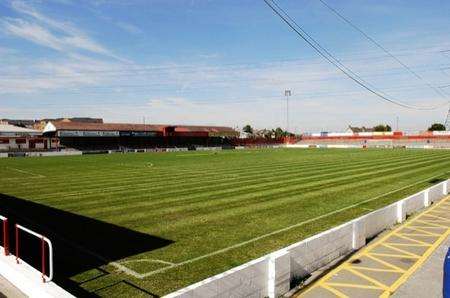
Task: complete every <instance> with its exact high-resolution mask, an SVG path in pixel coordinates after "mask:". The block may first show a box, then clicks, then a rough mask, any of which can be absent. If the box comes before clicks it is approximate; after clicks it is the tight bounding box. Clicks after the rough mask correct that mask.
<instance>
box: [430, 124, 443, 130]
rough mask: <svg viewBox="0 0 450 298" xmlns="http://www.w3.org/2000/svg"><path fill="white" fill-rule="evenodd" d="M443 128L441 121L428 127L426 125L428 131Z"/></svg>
mask: <svg viewBox="0 0 450 298" xmlns="http://www.w3.org/2000/svg"><path fill="white" fill-rule="evenodd" d="M440 130H445V125H444V124H442V123H434V124H433V125H431V126H430V127H428V131H440Z"/></svg>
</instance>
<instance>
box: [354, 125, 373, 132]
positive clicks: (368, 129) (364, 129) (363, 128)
mask: <svg viewBox="0 0 450 298" xmlns="http://www.w3.org/2000/svg"><path fill="white" fill-rule="evenodd" d="M348 129H350V130H351V131H353V132H373V131H374V129H373V128H370V127H364V126H363V127H356V126H350V125H349V126H348Z"/></svg>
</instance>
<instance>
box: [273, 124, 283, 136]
mask: <svg viewBox="0 0 450 298" xmlns="http://www.w3.org/2000/svg"><path fill="white" fill-rule="evenodd" d="M274 133H275V137H276V138H281V137H284V136H285V131H284V130H283V129H281V128H280V127H277V128H276V129H275V131H274Z"/></svg>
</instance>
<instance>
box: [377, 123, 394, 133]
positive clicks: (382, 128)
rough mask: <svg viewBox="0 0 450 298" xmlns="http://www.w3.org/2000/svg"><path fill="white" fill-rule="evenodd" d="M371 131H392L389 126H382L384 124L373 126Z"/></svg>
mask: <svg viewBox="0 0 450 298" xmlns="http://www.w3.org/2000/svg"><path fill="white" fill-rule="evenodd" d="M373 130H374V131H392V128H391V126H389V125H387V124H386V125H384V124H379V125H377V126H375V127H374V128H373Z"/></svg>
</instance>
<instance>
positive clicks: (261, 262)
mask: <svg viewBox="0 0 450 298" xmlns="http://www.w3.org/2000/svg"><path fill="white" fill-rule="evenodd" d="M449 182H450V179H449V180H446V181H444V182H441V183H439V184H437V185H434V186H432V187H430V188H427V189H425V190H423V191H421V192H419V193H416V194H414V195H411V196H409V197H407V198H405V199H402V200H400V201H397V202H395V203H393V204H390V205H388V206H385V207H383V208H381V209H378V210H376V211H373V212H371V213H368V214H366V215H363V216H361V217H358V218H356V219H354V220H351V221H349V222H346V223H344V224H342V225H340V226H337V227H335V228H332V229H330V230H327V231H324V232H322V233H320V234H317V235H314V236H312V237H310V238H307V239H304V240H302V241H300V242H297V243H294V244H292V245H290V246H288V247H286V248H283V249H280V250H278V251H275V252H273V253H271V254H269V255H266V256H263V257H261V258H258V259H256V260H253V261H250V262H248V263H245V264H243V265H241V266H238V267H236V268H233V269H231V270H228V271H226V272H224V273H221V274H218V275H215V276H213V277H210V278H207V279H205V280H203V281H201V282H198V283H195V284H193V285H190V286H188V287H186V288H183V289H180V290H178V291H176V292H174V293H171V294H169V295H167V296H165V297H169V298H174V297H183V298H184V297H189V298H196V297H270V298H274V297H278V296H280V295H283V294H284V293H286V292H288V291H289V289H290V285H291V281H292V280H300V279H303V278H306V277H308V276H309V275H310V274H311V273H312V272H314V271H316V270H318V269H320V268H321V267H324V266H325V265H327V264H328V263H330V262H332V261H334V260H336V259H338V258H340V257H342V256H345V255H348V254H349V253H351V252H352V251H354V250H357V249H359V248H361V247H362V246H364V245H365V243H366V240H367V239H368V238H371V237H374V236H376V235H377V234H379V233H381V232H382V231H384V230H385V229H387V228H389V227H391V226H393V225H395V224H397V223H400V222H402V221H404V220H405V218H406V216H407V215H410V214H412V213H414V212H417V211H419V210H420V209H422V208H424V207H425V206H428V205H429V204H430V203H433V202H436V201H438V200H440V199H442V198H443V197H444V196H445V195H447V190H448V183H449Z"/></svg>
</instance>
